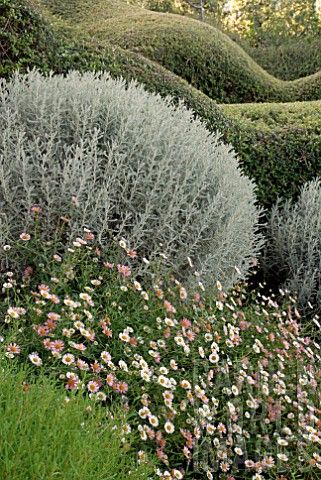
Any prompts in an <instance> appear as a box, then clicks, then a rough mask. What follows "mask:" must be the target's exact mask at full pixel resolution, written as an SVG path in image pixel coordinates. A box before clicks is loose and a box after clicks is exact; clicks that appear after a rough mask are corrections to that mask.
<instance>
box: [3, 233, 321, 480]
mask: <svg viewBox="0 0 321 480" xmlns="http://www.w3.org/2000/svg"><path fill="white" fill-rule="evenodd" d="M86 238H87V240H86ZM120 243H121V246H120V248H118V249H117V247H116V246H113V245H111V247H110V249H109V250H108V251H107V252H105V253H103V252H101V251H100V249H98V250H97V249H96V248H95V243H94V240H93V235H92V234H90V232H88V231H87V232H85V234H84V236H83V237H79V238H77V239H76V240H75V241H74V242H72V244H71V246H70V247H69V248H68V249H66V248H64V249H63V248H62V246H61V245H60V244H59V242H58V243H57V244H56V245H48V244H47V243H44V242H43V241H41V240H39V239H38V240H36V239H34V238H33V233H32V232H30V238H29V234H28V233H27V232H25V233H24V234H23V235H21V238H20V239H19V240H18V241H17V242H15V243H14V244H12V245H11V249H7V262H8V265H14V261H15V258H16V256H19V255H21V254H23V256H24V257H26V252H28V254H29V258H30V259H32V263H30V264H28V265H27V266H26V268H25V270H24V271H23V277H22V278H21V277H20V276H19V274H17V273H14V272H6V273H5V274H4V279H5V280H6V283H5V285H4V292H5V300H4V301H3V302H2V314H3V315H4V318H5V328H4V329H3V336H4V338H3V342H2V347H1V348H2V355H5V356H7V357H9V358H10V359H11V360H12V362H13V363H15V364H16V363H17V362H18V363H19V362H22V364H25V363H27V364H30V365H33V367H34V369H35V370H36V371H37V370H38V371H44V370H48V371H50V372H51V374H54V375H55V376H56V378H57V379H58V378H59V379H60V382H61V384H62V385H64V387H65V389H66V393H68V392H70V393H71V394H74V392H79V394H80V393H81V392H83V393H85V392H87V394H89V396H90V398H91V399H92V400H93V401H94V402H95V403H96V402H98V403H100V404H102V405H103V406H107V407H108V406H110V405H113V402H115V401H116V402H117V401H119V400H122V401H123V402H124V405H126V409H127V410H128V411H129V412H131V415H130V417H129V425H130V427H131V429H132V430H133V431H135V432H136V433H137V434H139V437H140V440H137V448H139V458H140V459H143V458H144V459H145V460H147V459H148V458H149V457H150V455H156V457H157V458H158V460H159V461H160V462H161V463H160V464H163V465H164V466H163V467H161V466H160V467H159V468H158V469H157V470H156V475H157V476H159V477H161V478H195V477H194V476H193V475H194V472H195V471H196V475H199V478H203V477H202V475H205V474H206V475H207V476H208V478H212V476H213V478H215V475H217V474H219V475H220V478H230V479H231V478H234V474H235V475H236V477H235V478H255V479H260V478H276V476H277V475H282V474H286V473H287V471H288V469H289V468H291V471H292V472H293V474H294V475H295V478H300V475H301V474H302V473H304V475H305V476H304V478H316V476H314V475H318V470H319V469H320V468H321V458H320V455H319V452H320V442H321V437H320V413H321V411H320V409H319V408H318V406H319V402H320V382H321V358H320V346H319V345H318V344H317V343H316V341H315V340H313V338H309V337H307V336H306V335H305V333H304V330H302V331H301V328H300V326H299V322H300V316H299V313H298V311H297V309H296V307H295V305H294V304H292V301H291V300H290V299H287V298H286V297H284V299H283V302H282V303H281V304H278V303H277V301H276V299H275V298H273V297H272V298H268V297H266V296H264V295H262V294H260V293H259V292H256V293H255V294H253V298H252V301H249V298H248V296H247V295H246V291H245V290H243V287H242V286H241V285H240V286H239V287H237V288H236V289H234V290H233V291H231V292H230V293H229V294H227V293H225V292H224V290H223V289H222V285H221V284H220V283H219V282H218V283H217V285H216V288H215V292H214V291H213V293H212V295H211V296H210V297H207V296H206V293H205V292H204V289H203V288H202V284H201V283H200V285H199V288H198V289H197V290H195V291H194V292H190V291H189V290H188V289H185V287H184V285H183V284H181V283H180V282H178V281H177V280H175V278H168V279H164V280H162V279H161V278H159V277H158V276H157V275H156V276H155V278H154V284H153V285H151V287H150V288H148V289H146V290H144V289H143V286H142V284H141V283H140V282H139V281H138V280H137V279H136V278H135V277H132V272H131V267H130V263H131V262H132V256H133V255H132V252H131V251H130V250H129V249H128V247H127V245H126V242H125V241H122V242H120ZM136 261H142V260H141V259H136ZM38 262H39V263H38ZM191 365H192V368H191ZM192 462H197V465H196V467H195V465H194V466H193V463H192ZM240 469H241V470H240ZM296 475H298V476H297V477H296ZM108 478H109V477H108Z"/></svg>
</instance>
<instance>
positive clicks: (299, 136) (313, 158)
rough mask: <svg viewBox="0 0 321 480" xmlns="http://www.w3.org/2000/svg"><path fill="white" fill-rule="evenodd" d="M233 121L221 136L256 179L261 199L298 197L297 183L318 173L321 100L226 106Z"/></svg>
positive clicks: (320, 169) (320, 166)
mask: <svg viewBox="0 0 321 480" xmlns="http://www.w3.org/2000/svg"><path fill="white" fill-rule="evenodd" d="M222 108H223V111H224V113H225V114H226V115H227V117H228V118H230V119H231V120H232V121H233V122H234V126H233V129H226V131H225V138H226V140H227V141H229V142H231V143H232V145H233V146H234V147H235V149H236V151H237V152H238V153H239V156H240V159H241V162H242V166H243V169H244V171H245V173H246V174H248V175H249V176H251V177H252V178H255V180H256V182H257V186H258V189H257V195H258V198H259V200H260V202H261V203H263V204H264V205H265V206H270V205H271V204H272V203H273V202H274V201H275V200H276V198H277V196H282V197H284V198H293V197H294V198H296V197H297V196H298V194H299V190H300V186H301V185H302V184H303V183H304V182H306V181H308V180H311V179H312V178H315V177H316V176H318V175H320V173H321V101H314V102H297V103H284V104H273V103H270V104H251V105H246V104H243V105H224V106H222Z"/></svg>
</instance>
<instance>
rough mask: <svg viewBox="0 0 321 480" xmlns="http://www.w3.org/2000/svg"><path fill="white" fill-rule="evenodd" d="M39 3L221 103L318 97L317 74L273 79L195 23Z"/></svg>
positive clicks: (84, 1)
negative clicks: (296, 77) (291, 79)
mask: <svg viewBox="0 0 321 480" xmlns="http://www.w3.org/2000/svg"><path fill="white" fill-rule="evenodd" d="M42 1H43V2H44V3H45V4H46V5H48V6H49V7H50V8H53V12H54V13H56V14H60V15H62V16H64V18H65V19H66V20H67V21H68V22H69V24H70V25H71V26H72V27H73V28H74V30H75V32H76V33H77V32H78V33H80V34H81V35H83V34H84V33H86V34H88V36H89V37H90V38H95V39H96V40H98V41H99V42H100V43H101V44H106V43H107V44H108V43H110V42H111V43H113V44H116V45H119V46H122V47H123V48H126V49H130V50H132V51H137V52H140V53H142V54H143V55H144V56H147V57H148V58H150V59H152V60H155V61H156V62H158V63H160V64H162V65H163V66H164V67H166V68H167V69H169V70H171V71H172V72H174V73H176V74H177V75H179V76H181V77H183V78H185V79H186V80H187V81H188V82H189V83H190V84H192V85H193V86H195V87H196V88H198V89H199V90H201V91H202V92H204V93H205V94H206V95H208V96H209V97H211V98H213V99H215V100H217V101H219V102H222V103H243V102H257V101H278V102H282V101H292V100H315V99H319V98H321V72H320V73H318V74H315V75H312V76H310V77H307V78H303V79H300V80H296V81H293V82H285V81H281V80H279V79H276V78H275V77H273V76H272V75H270V74H268V73H267V72H266V71H264V70H263V69H262V68H261V67H260V66H259V65H258V64H257V63H256V62H255V61H254V60H253V59H252V58H251V57H250V56H249V55H248V54H247V53H246V52H245V51H244V50H243V49H242V48H241V47H240V46H239V45H237V44H236V43H235V42H233V41H232V40H231V39H230V38H229V37H228V36H226V35H225V34H223V33H222V32H220V31H219V30H217V29H216V28H214V27H212V26H210V25H208V24H204V23H202V22H199V21H197V20H193V19H190V18H188V17H183V16H179V15H172V14H162V13H159V12H151V11H148V10H145V9H142V8H139V7H134V6H132V5H127V4H126V3H125V2H122V1H117V2H115V1H114V0H99V1H97V2H95V3H94V4H93V3H92V2H91V1H90V0H73V1H72V2H69V4H68V6H67V7H65V5H64V3H63V2H61V1H59V0H58V1H56V0H42ZM71 9H73V13H72V14H71Z"/></svg>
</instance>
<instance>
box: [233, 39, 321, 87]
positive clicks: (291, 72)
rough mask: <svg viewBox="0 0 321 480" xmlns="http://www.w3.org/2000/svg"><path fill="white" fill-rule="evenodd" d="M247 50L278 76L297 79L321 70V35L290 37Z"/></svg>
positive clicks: (262, 65)
mask: <svg viewBox="0 0 321 480" xmlns="http://www.w3.org/2000/svg"><path fill="white" fill-rule="evenodd" d="M241 45H242V46H243V47H244V49H245V51H247V53H248V54H249V55H250V57H252V58H253V59H254V60H255V61H256V62H257V63H258V64H259V65H261V67H263V68H264V69H265V70H266V71H268V72H269V73H271V74H272V75H274V76H275V77H277V78H281V79H283V80H295V79H296V78H301V77H305V76H306V75H312V74H313V73H316V72H318V71H319V70H321V36H318V37H306V38H305V37H303V38H289V39H287V40H284V41H282V43H280V44H273V45H266V46H264V45H262V46H257V47H250V46H249V45H247V44H246V43H245V42H241Z"/></svg>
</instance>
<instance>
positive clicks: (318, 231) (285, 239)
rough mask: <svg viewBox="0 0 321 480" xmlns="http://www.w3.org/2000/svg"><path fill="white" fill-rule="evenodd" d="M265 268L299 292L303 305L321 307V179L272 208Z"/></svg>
mask: <svg viewBox="0 0 321 480" xmlns="http://www.w3.org/2000/svg"><path fill="white" fill-rule="evenodd" d="M266 245H267V246H266V252H265V259H264V264H265V265H264V266H265V270H266V271H267V272H269V273H270V274H271V273H272V274H274V275H276V277H277V278H280V279H283V281H284V284H283V286H284V287H287V288H288V289H289V290H290V291H292V292H296V294H297V296H298V302H299V305H301V307H302V308H303V309H306V308H308V305H309V303H308V302H310V303H311V304H313V306H314V307H315V310H316V311H319V312H320V311H321V182H320V180H313V181H311V182H308V183H306V184H305V185H304V186H303V188H302V190H301V194H300V197H299V199H298V201H297V202H296V203H294V202H291V201H287V202H285V204H284V205H281V204H280V202H278V203H277V204H276V205H275V206H274V208H273V209H272V212H271V217H270V220H269V225H268V232H267V243H266Z"/></svg>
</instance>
